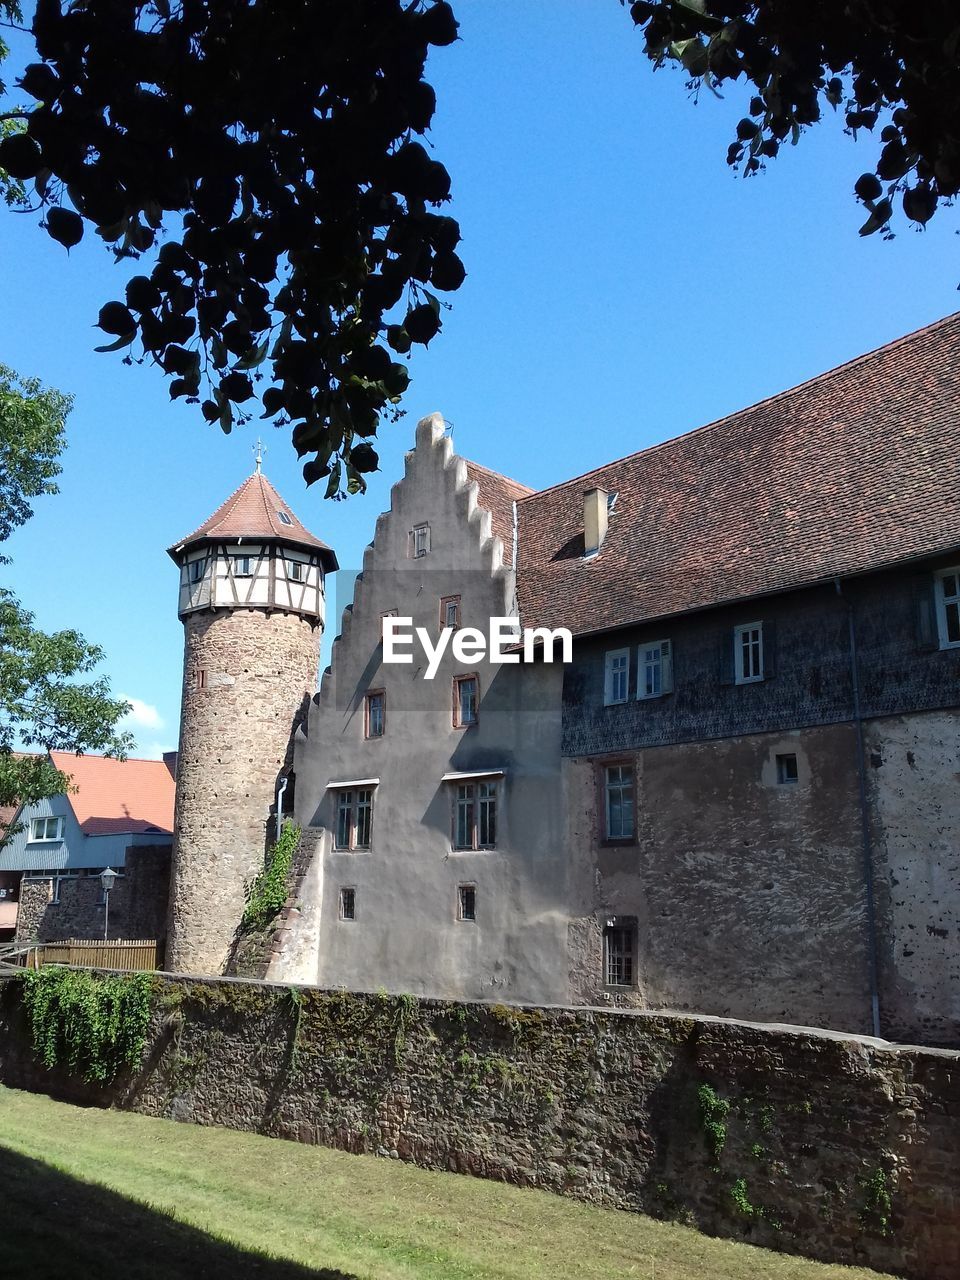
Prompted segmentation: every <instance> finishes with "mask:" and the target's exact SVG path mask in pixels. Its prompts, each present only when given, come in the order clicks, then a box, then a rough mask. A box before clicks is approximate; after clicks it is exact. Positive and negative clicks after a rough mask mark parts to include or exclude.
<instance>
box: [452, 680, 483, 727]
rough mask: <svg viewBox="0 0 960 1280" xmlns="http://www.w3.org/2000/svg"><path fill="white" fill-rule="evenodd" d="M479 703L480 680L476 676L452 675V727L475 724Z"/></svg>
mask: <svg viewBox="0 0 960 1280" xmlns="http://www.w3.org/2000/svg"><path fill="white" fill-rule="evenodd" d="M479 703H480V681H479V679H478V678H477V676H454V679H453V727H454V728H455V729H464V728H466V727H467V726H468V725H471V724H476V723H477V717H478V711H479Z"/></svg>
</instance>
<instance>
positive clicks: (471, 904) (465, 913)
mask: <svg viewBox="0 0 960 1280" xmlns="http://www.w3.org/2000/svg"><path fill="white" fill-rule="evenodd" d="M476 918H477V886H476V885H475V884H461V885H458V886H457V919H458V920H476Z"/></svg>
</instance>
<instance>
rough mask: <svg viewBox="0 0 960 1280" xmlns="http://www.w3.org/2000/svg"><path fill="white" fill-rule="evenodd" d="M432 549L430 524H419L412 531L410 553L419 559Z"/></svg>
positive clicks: (415, 558)
mask: <svg viewBox="0 0 960 1280" xmlns="http://www.w3.org/2000/svg"><path fill="white" fill-rule="evenodd" d="M429 550H430V526H429V525H428V524H418V525H415V526H414V527H413V529H412V530H411V531H410V554H411V556H413V558H414V560H419V558H420V557H421V556H425V555H426V554H427V552H428V551H429Z"/></svg>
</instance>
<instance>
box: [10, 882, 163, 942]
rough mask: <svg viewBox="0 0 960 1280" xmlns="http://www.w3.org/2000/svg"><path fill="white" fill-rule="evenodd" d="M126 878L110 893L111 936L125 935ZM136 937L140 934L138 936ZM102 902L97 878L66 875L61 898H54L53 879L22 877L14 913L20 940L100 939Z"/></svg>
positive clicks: (115, 885) (101, 931) (125, 936)
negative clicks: (55, 899)
mask: <svg viewBox="0 0 960 1280" xmlns="http://www.w3.org/2000/svg"><path fill="white" fill-rule="evenodd" d="M125 881H126V877H121V878H120V879H119V880H116V881H115V882H114V887H113V889H112V890H111V892H110V921H109V925H110V937H111V938H127V937H129V936H130V935H129V934H128V933H127V902H128V892H127V885H126V883H125ZM138 936H139V935H138ZM102 937H103V904H102V903H101V902H100V877H99V876H80V877H68V878H65V879H62V880H61V881H60V901H59V902H54V901H53V880H47V879H36V880H23V881H22V882H21V884H20V910H19V912H18V914H17V940H18V941H19V942H60V941H62V940H63V939H64V938H102Z"/></svg>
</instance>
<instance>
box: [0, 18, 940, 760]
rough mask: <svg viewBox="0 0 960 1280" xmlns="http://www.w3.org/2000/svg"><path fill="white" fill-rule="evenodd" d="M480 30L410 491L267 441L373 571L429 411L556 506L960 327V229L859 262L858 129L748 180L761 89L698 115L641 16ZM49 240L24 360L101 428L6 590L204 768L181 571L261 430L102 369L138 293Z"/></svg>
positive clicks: (902, 230) (116, 369) (19, 263)
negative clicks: (788, 396) (176, 555)
mask: <svg viewBox="0 0 960 1280" xmlns="http://www.w3.org/2000/svg"><path fill="white" fill-rule="evenodd" d="M455 8H456V10H457V14H458V17H459V19H460V22H461V37H462V39H461V40H460V41H459V42H457V43H456V44H455V45H453V46H452V47H450V48H447V49H441V50H437V51H435V52H434V54H433V55H432V57H431V61H430V65H429V74H428V78H429V79H430V80H431V82H432V83H433V84H434V86H435V88H436V90H437V96H438V102H439V107H438V112H437V116H436V118H435V124H434V129H433V133H432V142H433V144H434V146H435V148H436V152H435V154H436V156H437V158H439V159H441V160H442V161H443V162H444V163H445V164H446V165H447V167H448V168H449V170H450V172H451V174H452V176H453V191H454V200H453V207H452V212H453V213H454V214H455V216H457V217H458V218H459V219H460V223H461V227H462V231H463V245H462V247H461V253H462V256H463V258H464V261H465V263H466V266H467V270H468V273H469V274H468V278H467V281H466V283H465V284H464V286H463V287H462V289H461V290H460V291H459V293H458V294H455V295H453V299H454V310H453V312H452V313H450V314H448V316H447V318H446V321H445V326H444V331H443V333H442V334H441V335H440V336H439V337H438V338H437V339H436V340H435V341H434V342H433V343H432V344H431V346H430V348H429V349H428V350H426V351H423V350H422V349H419V350H418V351H417V354H416V355H415V357H414V359H413V361H412V364H411V373H412V384H411V387H410V390H409V392H408V393H407V396H406V398H405V408H406V410H407V416H406V417H405V418H404V419H403V420H402V421H401V422H400V423H399V424H398V425H394V426H387V427H385V429H384V434H383V436H382V438H381V441H380V443H379V445H378V449H379V451H380V456H381V468H382V470H381V473H380V474H378V475H376V476H374V477H373V478H372V483H371V485H370V489H369V492H368V494H367V496H366V497H365V498H357V499H352V500H351V501H349V502H347V503H339V504H334V503H330V502H325V501H323V498H322V495H321V492H320V490H319V488H315V489H312V490H306V489H305V487H304V484H303V480H302V477H301V475H300V468H299V464H298V462H297V460H296V457H295V455H294V453H293V450H292V448H291V446H290V444H289V438H288V435H287V433H286V432H282V431H275V430H273V429H272V428H270V427H269V426H266V424H264V426H265V430H264V438H265V441H266V445H267V449H268V452H267V456H266V459H265V463H264V470H265V472H266V474H267V475H268V476H269V477H270V478H271V479H272V480H273V482H274V483H275V484H276V486H277V487H278V488H279V490H280V491H281V493H283V495H284V496H285V497H286V499H287V501H288V502H289V503H290V504H291V506H292V507H293V509H294V510H295V511H296V512H297V514H298V515H299V516H300V517H301V519H302V520H303V521H304V523H305V524H306V525H307V526H308V528H310V529H312V530H313V531H314V532H315V533H317V534H318V535H319V536H320V537H322V538H324V539H325V540H326V541H327V542H329V543H330V544H331V545H333V546H334V547H335V548H336V549H337V552H338V554H339V557H340V563H341V564H342V565H344V566H345V568H347V569H348V570H349V569H351V568H355V567H356V566H358V565H359V563H360V561H361V558H362V554H363V548H364V546H365V545H366V543H367V542H368V541H369V540H370V537H371V536H372V532H373V526H374V522H375V519H376V516H377V513H378V512H379V511H380V510H381V509H383V508H384V507H386V506H388V505H389V489H390V485H391V484H392V483H393V482H394V481H395V480H397V479H398V478H399V477H400V475H401V474H402V468H403V453H404V451H405V450H406V449H408V448H409V447H410V446H411V444H412V439H413V431H414V427H415V424H416V421H417V419H418V418H419V417H421V416H422V415H423V414H425V413H430V412H433V411H434V410H439V411H441V412H442V413H443V414H444V415H445V417H446V418H447V420H448V421H450V422H452V423H453V425H454V443H455V446H456V448H457V450H458V451H459V452H461V453H462V454H464V455H465V456H467V457H471V458H474V459H476V460H477V461H478V462H481V463H483V464H485V465H486V466H489V467H493V468H495V469H497V470H500V471H503V472H505V473H506V474H507V475H511V476H513V477H515V478H516V479H518V480H522V481H524V482H525V483H526V484H529V485H532V486H535V487H542V486H545V485H549V484H554V483H556V482H557V481H559V480H563V479H565V478H567V477H569V476H571V475H576V474H579V473H580V472H583V471H585V470H588V469H590V468H591V467H594V466H598V465H600V464H601V463H604V462H607V461H609V460H610V459H612V458H616V457H619V456H622V455H624V454H627V453H631V452H633V451H635V450H637V449H642V448H644V447H645V446H647V445H649V444H653V443H656V442H657V441H660V440H664V439H667V438H669V437H670V436H672V435H676V434H678V433H679V432H681V431H686V430H689V429H691V428H693V427H697V426H700V425H701V424H702V423H704V422H709V421H711V420H713V419H715V418H718V417H721V416H723V415H724V414H726V413H729V412H731V411H733V410H735V409H738V408H741V407H743V406H744V405H748V404H751V403H753V402H755V401H756V400H759V399H762V398H763V397H764V396H767V395H770V394H773V393H775V392H777V391H780V390H783V389H784V388H786V387H789V386H792V385H794V384H796V383H797V382H800V381H803V380H804V379H805V378H808V377H812V376H814V375H815V374H817V373H820V372H822V371H823V370H825V369H828V368H830V367H832V366H834V365H836V364H839V363H841V362H842V361H844V360H846V359H849V358H851V357H852V356H855V355H858V354H859V353H861V352H863V351H867V350H869V349H871V348H872V347H875V346H878V345H880V344H882V343H884V342H887V341H889V340H891V339H893V338H896V337H898V336H900V335H901V334H904V333H907V332H909V331H910V330H912V329H915V328H918V327H919V326H921V325H923V324H927V323H929V322H930V321H932V320H935V319H938V318H940V317H941V316H944V315H947V314H949V313H950V312H952V311H954V310H955V309H957V306H958V303H957V293H956V286H957V281H958V279H960V263H958V255H957V252H956V245H957V242H956V240H955V239H954V238H953V237H954V235H955V233H956V226H957V223H956V218H955V216H953V215H951V213H950V212H949V211H947V212H945V213H942V214H939V215H938V216H937V218H935V219H934V222H933V224H932V225H931V227H930V228H929V229H928V230H927V231H926V232H923V233H917V232H914V231H912V230H910V229H909V228H908V227H907V226H906V225H903V226H902V227H898V232H899V234H898V235H897V237H896V239H895V240H893V241H892V242H889V243H884V242H883V241H881V239H880V238H879V237H878V236H872V237H869V238H867V239H865V240H861V239H860V238H859V237H858V235H857V228H858V227H859V225H860V223H861V222H862V221H863V216H864V215H863V212H862V210H861V209H860V207H859V206H858V205H857V204H856V202H855V201H854V199H853V197H852V186H853V183H854V181H855V179H856V178H857V176H858V175H859V174H860V173H861V172H862V171H863V170H864V169H867V168H869V167H871V165H872V162H873V160H874V158H875V155H876V150H877V148H876V142H875V141H874V140H872V139H870V138H869V137H864V138H861V139H860V140H859V141H857V142H854V141H853V140H852V139H850V138H847V137H845V136H844V135H843V132H842V125H841V118H840V117H837V118H835V119H830V120H828V121H827V122H825V124H823V125H821V126H819V127H817V128H815V129H813V130H812V131H809V132H808V133H807V134H806V136H805V137H804V138H803V140H802V142H801V144H800V146H798V147H797V148H790V147H787V148H786V149H785V150H784V151H783V152H782V153H781V156H780V157H779V158H778V159H777V160H776V161H775V162H774V163H773V164H772V165H771V167H770V168H769V169H768V171H767V172H766V173H765V174H762V175H760V176H759V177H756V178H751V179H749V180H744V179H742V178H740V177H737V176H734V175H733V174H732V172H731V170H729V169H728V168H727V166H726V163H725V155H726V148H727V144H728V143H729V141H730V140H731V138H732V136H733V130H734V126H735V124H736V121H737V120H738V119H739V117H740V116H741V115H742V114H743V113H744V108H745V102H744V99H743V97H742V96H741V95H742V93H743V91H742V90H740V91H737V90H736V89H735V88H730V89H729V90H728V92H727V94H726V96H725V98H724V99H723V100H722V101H720V100H717V99H716V98H713V97H712V96H711V95H709V94H706V95H704V96H703V98H702V99H701V101H700V102H699V103H698V104H694V103H693V101H692V100H691V99H690V97H689V95H688V94H687V92H686V90H685V88H684V83H683V77H682V76H681V75H680V74H678V73H677V72H675V71H671V70H664V71H661V72H659V73H657V74H653V73H652V72H651V69H650V66H649V64H648V63H647V62H646V60H645V59H644V58H643V56H642V53H641V47H640V39H639V37H638V35H637V33H636V32H635V31H634V29H633V25H632V23H631V21H630V19H629V16H628V13H627V10H626V9H623V8H621V7H620V5H619V4H618V3H617V2H616V0H606V3H599V2H597V0H594V3H591V4H584V3H577V2H575V0H523V3H520V4H518V3H517V2H516V0H512V2H507V0H460V3H459V4H456V5H455ZM12 78H13V77H12V76H8V79H10V80H12ZM37 221H38V217H37V216H36V215H28V216H13V215H9V214H5V213H4V212H3V211H2V210H0V225H2V237H3V239H2V242H0V243H2V246H3V259H2V261H3V270H2V275H0V362H3V363H6V364H9V365H12V366H13V367H14V368H16V369H18V370H20V371H21V372H23V373H29V374H33V375H36V376H38V377H40V378H42V379H43V380H44V381H45V382H47V383H49V384H51V385H53V386H56V387H59V388H61V389H62V390H64V391H69V392H71V393H73V394H74V395H75V396H76V407H75V409H74V412H73V414H72V415H71V418H70V420H69V424H68V438H69V449H68V451H67V453H66V455H65V457H64V474H63V477H62V479H61V494H60V496H58V497H56V498H46V499H44V500H42V501H41V502H39V503H38V504H37V514H36V516H35V518H34V519H33V520H32V521H31V522H30V523H29V524H28V525H26V526H25V527H24V528H23V529H22V530H20V531H19V532H18V533H17V534H16V535H15V536H14V537H13V538H12V539H11V541H10V543H9V544H8V548H7V549H8V550H9V552H10V553H11V554H12V555H13V557H14V564H13V566H11V567H9V568H7V569H5V570H4V574H5V581H6V582H7V583H9V585H11V586H12V587H13V589H14V590H16V591H17V592H18V593H19V594H20V596H21V598H22V600H23V602H24V604H25V605H27V606H28V607H29V608H31V609H32V610H34V612H35V613H36V615H37V620H38V623H39V624H40V625H42V626H43V627H45V628H47V629H51V630H52V629H56V628H60V627H67V626H69V627H76V628H77V629H79V630H80V631H81V632H83V634H84V635H85V636H86V637H87V639H89V640H91V641H95V642H97V643H99V644H101V645H102V646H103V647H104V649H105V650H106V660H105V663H104V668H103V669H104V671H105V672H106V673H107V674H108V675H109V676H110V678H111V681H112V683H113V687H114V689H115V690H116V691H117V692H119V693H122V694H124V695H125V696H127V697H128V698H131V699H136V700H137V702H138V703H140V704H142V710H141V713H140V716H139V720H140V723H139V724H137V725H136V726H135V731H136V733H137V735H138V739H139V747H140V751H139V754H155V753H156V752H158V751H159V750H161V749H169V748H172V747H175V746H176V741H177V734H178V718H179V703H180V678H181V663H182V633H181V627H180V623H179V622H178V620H177V614H176V597H177V578H176V570H175V568H174V566H173V563H172V562H171V561H170V560H169V559H168V557H167V556H166V555H165V554H164V548H165V547H167V546H169V545H170V544H171V543H173V542H174V541H176V540H177V539H178V538H179V537H181V536H182V535H183V534H185V533H187V532H189V531H190V530H192V529H193V528H194V527H196V526H197V525H198V524H200V522H201V521H202V520H204V519H205V518H206V516H207V515H209V514H210V512H211V511H212V510H213V509H214V508H215V507H216V506H218V505H219V503H220V502H221V501H222V500H223V499H224V498H225V497H226V496H227V494H229V493H230V492H231V491H232V490H233V489H234V488H236V486H237V485H238V484H240V483H241V481H242V480H243V479H244V478H245V476H246V475H247V474H249V472H250V471H251V470H252V460H253V454H252V449H251V446H252V443H253V440H254V438H255V436H256V427H255V426H251V427H248V428H246V429H244V430H241V431H237V432H236V433H235V434H234V435H233V436H231V437H229V438H227V437H224V436H223V435H222V434H221V433H220V431H219V429H218V428H216V427H209V426H207V425H206V424H204V422H203V421H202V419H201V418H200V416H199V411H198V409H197V408H195V407H193V408H191V407H190V406H185V405H184V404H183V403H182V402H177V403H176V404H170V402H169V399H168V395H167V390H166V386H165V382H164V380H163V378H162V377H161V376H160V375H159V373H158V372H157V371H156V370H152V369H150V368H148V367H147V366H143V367H137V366H134V367H133V368H127V367H125V366H123V365H122V364H121V363H120V361H119V359H118V358H117V357H116V356H111V355H97V354H95V353H94V351H93V348H94V346H95V345H97V343H98V341H100V340H102V335H100V334H99V331H98V330H95V329H94V328H92V325H93V323H94V322H95V320H96V315H97V311H98V309H99V307H100V305H101V304H102V303H103V302H105V301H107V300H109V299H110V298H113V297H120V296H122V291H123V285H124V283H125V281H126V279H127V278H128V276H129V275H132V274H135V272H136V268H127V267H123V268H119V269H118V268H116V267H114V266H113V265H112V260H111V259H110V258H109V257H108V255H107V253H106V251H105V250H104V249H102V248H101V247H100V246H99V245H96V244H93V243H92V240H91V242H89V243H88V242H86V241H85V242H84V243H83V244H82V245H81V246H79V247H78V248H77V249H75V250H74V251H73V252H72V253H71V254H70V255H69V257H68V255H67V254H66V253H65V251H64V250H63V249H62V248H61V247H60V246H59V245H57V244H55V243H54V242H53V241H51V240H49V239H48V238H47V237H46V236H45V234H44V233H42V232H40V231H39V230H38V229H37V226H36V223H37ZM345 576H346V575H345ZM341 603H342V601H341ZM337 622H338V617H337V616H334V614H333V611H331V617H330V618H329V619H328V634H327V640H326V643H325V645H324V656H325V655H326V653H327V652H328V650H329V642H330V639H331V638H332V636H333V634H334V632H335V631H336V629H337Z"/></svg>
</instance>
